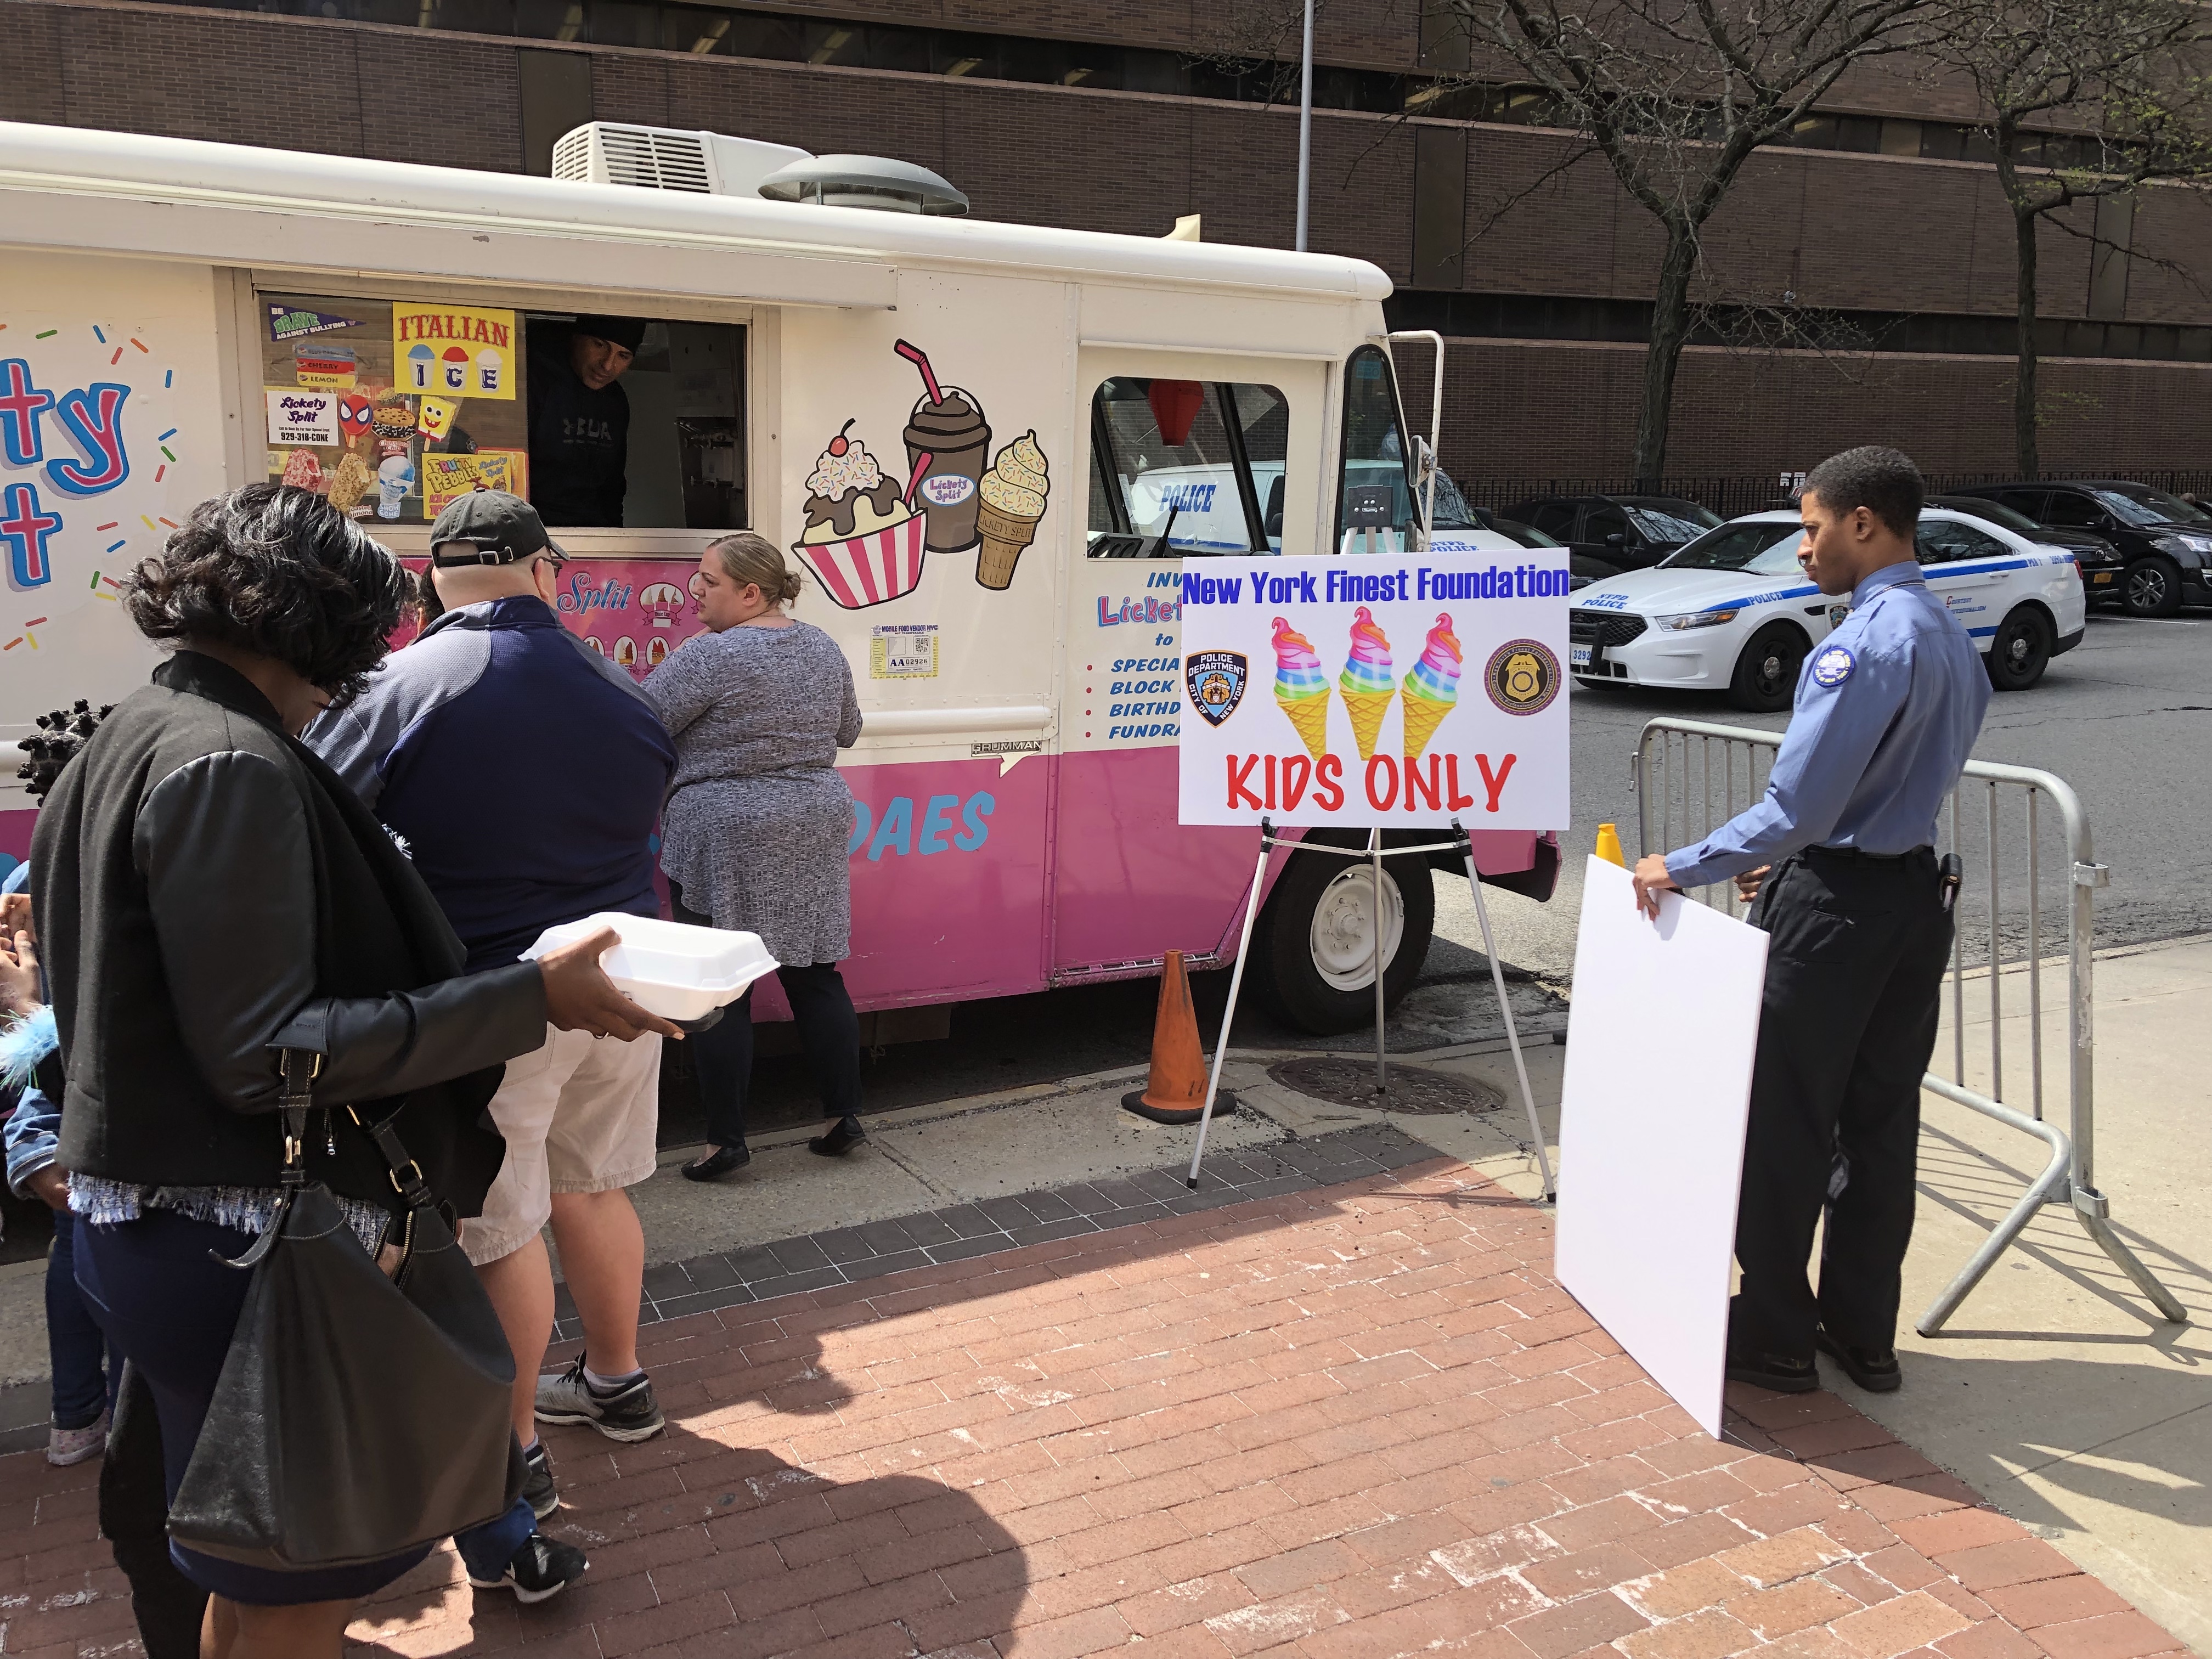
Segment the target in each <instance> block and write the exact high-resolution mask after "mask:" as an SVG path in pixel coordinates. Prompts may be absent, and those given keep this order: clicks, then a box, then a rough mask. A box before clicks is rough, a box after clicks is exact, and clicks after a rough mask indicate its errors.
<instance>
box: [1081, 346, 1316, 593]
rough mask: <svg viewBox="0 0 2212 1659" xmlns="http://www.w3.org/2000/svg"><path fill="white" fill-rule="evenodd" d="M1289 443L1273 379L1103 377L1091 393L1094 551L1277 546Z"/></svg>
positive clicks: (1164, 554) (1182, 552)
mask: <svg viewBox="0 0 2212 1659" xmlns="http://www.w3.org/2000/svg"><path fill="white" fill-rule="evenodd" d="M1289 442H1290V409H1289V404H1287V403H1286V402H1285V399H1284V397H1283V394H1282V393H1281V392H1279V391H1278V390H1276V388H1274V387H1273V386H1254V385H1247V384H1240V383H1235V382H1231V381H1226V380H1221V381H1209V380H1139V379H1137V378H1135V377H1133V376H1117V377H1116V378H1115V379H1113V380H1108V381H1106V382H1104V383H1103V385H1101V386H1099V388H1098V390H1097V392H1095V393H1094V394H1092V397H1091V525H1090V528H1091V548H1090V550H1091V557H1093V558H1173V557H1179V556H1190V555H1200V556H1203V555H1206V554H1228V553H1279V552H1281V551H1282V550H1283V475H1284V469H1285V458H1286V457H1287V455H1288V453H1289Z"/></svg>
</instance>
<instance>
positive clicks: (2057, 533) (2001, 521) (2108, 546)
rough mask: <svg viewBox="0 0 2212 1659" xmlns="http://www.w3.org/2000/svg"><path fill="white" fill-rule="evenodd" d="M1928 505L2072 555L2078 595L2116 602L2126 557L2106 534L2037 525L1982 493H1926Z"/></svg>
mask: <svg viewBox="0 0 2212 1659" xmlns="http://www.w3.org/2000/svg"><path fill="white" fill-rule="evenodd" d="M1928 505H1929V506H1930V507H1949V508H1950V509H1951V510H1952V511H1953V512H1954V513H1972V514H1973V515H1974V516H1975V517H1976V518H1978V519H1982V520H1986V521H1987V522H1989V523H1990V524H1998V525H2002V526H2004V527H2005V528H2006V529H2007V530H2009V531H2011V532H2013V533H2014V534H2015V535H2016V536H2025V537H2027V538H2028V539H2029V540H2030V541H2032V542H2034V543H2036V544H2039V546H2043V547H2056V548H2059V549H2061V550H2063V551H2065V552H2069V553H2071V554H2072V555H2073V556H2074V563H2075V568H2078V569H2079V570H2080V571H2081V595H2082V597H2083V598H2084V599H2087V601H2088V602H2089V603H2090V604H2091V605H2100V604H2101V605H2118V603H2119V602H2120V575H2121V573H2122V572H2123V571H2124V570H2125V569H2126V568H2127V559H2126V557H2125V556H2124V555H2123V554H2122V553H2121V552H2120V550H2119V549H2118V547H2117V546H2115V545H2114V544H2113V542H2112V538H2111V537H2109V536H2100V535H2098V534H2097V533H2096V532H2094V531H2089V530H2066V529H2061V528H2058V527H2056V526H2051V525H2045V524H2038V523H2036V521H2035V520H2033V519H2031V518H2029V517H2028V516H2027V514H2026V513H2015V511H2013V509H2012V508H2010V507H2007V506H2006V505H2005V504H2004V503H2003V502H2002V501H1990V499H1988V498H1987V497H1986V496H1982V495H1930V496H1929V498H1928Z"/></svg>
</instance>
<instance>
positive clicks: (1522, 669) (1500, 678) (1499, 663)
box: [1482, 640, 1559, 714]
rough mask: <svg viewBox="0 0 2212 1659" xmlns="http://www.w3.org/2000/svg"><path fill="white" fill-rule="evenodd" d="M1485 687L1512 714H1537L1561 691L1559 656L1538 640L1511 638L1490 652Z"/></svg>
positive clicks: (1483, 687) (1496, 701) (1485, 674)
mask: <svg viewBox="0 0 2212 1659" xmlns="http://www.w3.org/2000/svg"><path fill="white" fill-rule="evenodd" d="M1482 689H1483V690H1485V691H1486V692H1488V693H1489V694H1490V701H1491V702H1492V704H1493V705H1494V706H1495V707H1497V708H1500V709H1502V710H1504V712H1505V713H1506V714H1536V713H1538V712H1540V711H1541V710H1542V709H1545V708H1550V707H1551V704H1552V699H1553V698H1554V697H1556V696H1559V659H1558V658H1557V657H1555V656H1553V654H1552V651H1551V647H1548V646H1547V645H1545V644H1543V643H1542V642H1541V641H1537V640H1508V641H1506V642H1505V643H1504V644H1503V645H1501V646H1499V647H1498V649H1497V650H1495V651H1493V652H1492V653H1490V662H1489V665H1488V666H1486V668H1485V669H1484V670H1483V671H1482Z"/></svg>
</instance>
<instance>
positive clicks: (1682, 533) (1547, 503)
mask: <svg viewBox="0 0 2212 1659" xmlns="http://www.w3.org/2000/svg"><path fill="white" fill-rule="evenodd" d="M1498 517H1499V518H1501V519H1510V520H1514V521H1515V522H1516V523H1519V524H1525V525H1528V526H1531V527H1533V528H1534V529H1537V530H1541V531H1542V532H1544V533H1545V534H1546V535H1547V536H1549V537H1550V538H1552V539H1553V541H1555V542H1560V543H1564V544H1565V546H1566V549H1567V568H1569V569H1570V570H1572V571H1573V572H1574V573H1575V574H1577V575H1582V576H1588V577H1589V578H1591V579H1592V580H1597V581H1602V580H1605V578H1607V576H1618V575H1620V574H1623V573H1624V572H1626V571H1630V570H1649V569H1650V568H1651V567H1652V566H1653V565H1655V564H1656V563H1658V562H1659V561H1660V560H1662V559H1663V558H1665V557H1666V556H1668V554H1669V553H1672V552H1673V551H1674V550H1675V549H1677V548H1679V547H1681V546H1683V545H1684V544H1686V543H1689V542H1692V541H1694V540H1695V539H1696V538H1699V536H1702V535H1704V534H1705V532H1707V531H1708V530H1711V528H1713V526H1716V525H1717V524H1718V523H1720V520H1719V518H1718V517H1717V516H1716V515H1715V514H1713V513H1710V512H1708V511H1707V510H1706V509H1705V508H1704V507H1699V505H1698V504H1697V503H1696V502H1695V501H1683V500H1681V499H1680V497H1678V496H1674V495H1538V496H1535V497H1534V498H1532V499H1530V500H1528V501H1522V502H1519V503H1517V504H1516V505H1515V506H1512V507H1506V508H1505V509H1504V511H1502V512H1501V513H1499V514H1498Z"/></svg>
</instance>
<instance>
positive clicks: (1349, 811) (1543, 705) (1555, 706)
mask: <svg viewBox="0 0 2212 1659" xmlns="http://www.w3.org/2000/svg"><path fill="white" fill-rule="evenodd" d="M1179 608H1180V611H1181V620H1182V658H1181V661H1180V664H1179V667H1180V670H1181V671H1180V673H1179V674H1178V675H1177V676H1176V678H1174V679H1172V680H1163V681H1162V683H1161V686H1160V690H1161V691H1162V692H1164V693H1165V694H1169V695H1176V696H1180V697H1181V699H1182V736H1181V739H1180V742H1181V789H1180V797H1181V805H1180V814H1179V816H1180V819H1181V821H1182V823H1254V824H1256V823H1259V822H1260V821H1261V819H1262V818H1269V819H1272V820H1273V822H1275V823H1278V824H1298V825H1304V826H1319V825H1322V824H1334V825H1340V826H1346V827H1351V828H1357V829H1367V828H1370V827H1372V826H1374V825H1376V824H1381V825H1384V826H1386V827H1387V826H1404V827H1407V828H1414V827H1428V828H1442V827H1443V826H1445V825H1448V824H1449V823H1451V821H1452V820H1453V819H1454V818H1457V819H1458V820H1460V822H1461V823H1462V824H1464V825H1465V826H1466V827H1467V828H1468V829H1535V830H1546V829H1565V827H1566V826H1567V823H1568V799H1567V696H1566V677H1565V665H1566V659H1567V553H1566V550H1565V548H1527V549H1521V548H1516V549H1514V550H1512V552H1511V553H1510V554H1502V553H1499V552H1497V551H1495V550H1480V551H1478V550H1474V549H1473V548H1470V547H1468V546H1467V545H1466V544H1463V543H1456V542H1455V541H1453V540H1452V539H1451V538H1449V536H1443V537H1439V538H1437V541H1436V543H1435V544H1434V545H1433V546H1432V547H1431V548H1430V549H1429V550H1427V551H1426V552H1419V553H1407V554H1389V555H1374V556H1344V557H1328V558H1312V559H1303V558H1300V559H1283V558H1218V559H1217V558H1206V559H1186V560H1184V561H1183V568H1182V593H1181V602H1180V607H1179ZM1170 660H1171V662H1172V660H1173V659H1170Z"/></svg>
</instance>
